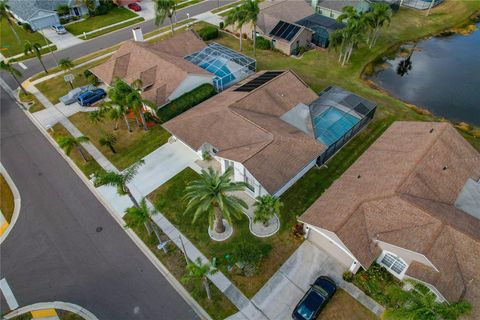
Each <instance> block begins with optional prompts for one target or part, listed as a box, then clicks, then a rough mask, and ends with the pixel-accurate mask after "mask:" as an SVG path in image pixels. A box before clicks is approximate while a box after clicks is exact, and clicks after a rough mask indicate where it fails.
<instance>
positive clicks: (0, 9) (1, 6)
mask: <svg viewBox="0 0 480 320" xmlns="http://www.w3.org/2000/svg"><path fill="white" fill-rule="evenodd" d="M7 1H8V0H0V22H1V21H2V20H4V19H5V20H7V23H8V25H9V27H10V29H11V30H12V32H13V34H14V35H15V38H17V41H18V42H20V37H19V36H18V33H17V31H16V30H15V27H14V26H13V23H12V21H11V20H10V15H9V13H8V11H7V10H8V9H9V8H10V7H9V6H8V4H7Z"/></svg>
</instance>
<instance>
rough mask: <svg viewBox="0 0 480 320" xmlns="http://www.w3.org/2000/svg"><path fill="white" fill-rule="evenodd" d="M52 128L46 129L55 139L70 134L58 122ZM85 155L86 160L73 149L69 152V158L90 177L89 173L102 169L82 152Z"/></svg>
mask: <svg viewBox="0 0 480 320" xmlns="http://www.w3.org/2000/svg"><path fill="white" fill-rule="evenodd" d="M52 129H53V130H48V133H49V134H50V135H51V136H52V137H53V139H55V141H57V139H58V138H59V137H61V136H67V137H69V136H71V134H70V132H68V131H67V129H65V127H64V126H62V125H61V124H60V123H57V124H55V125H54V126H53V127H52ZM84 153H85V154H86V155H87V160H88V162H85V161H84V160H83V159H82V157H81V156H80V153H79V152H78V151H77V150H76V149H74V150H72V151H71V153H70V156H69V157H70V159H72V160H73V162H75V164H76V165H77V167H78V168H79V169H80V170H81V171H82V172H83V174H84V175H85V176H86V177H87V178H88V179H90V175H92V174H94V173H96V172H100V171H102V170H103V168H102V167H101V166H100V165H99V164H98V163H97V162H96V161H95V159H93V158H92V157H91V156H90V155H89V154H88V152H86V151H85V152H84Z"/></svg>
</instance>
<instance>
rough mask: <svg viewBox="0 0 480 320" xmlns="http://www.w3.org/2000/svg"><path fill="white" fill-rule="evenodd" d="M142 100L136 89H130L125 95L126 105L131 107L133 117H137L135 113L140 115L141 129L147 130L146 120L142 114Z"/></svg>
mask: <svg viewBox="0 0 480 320" xmlns="http://www.w3.org/2000/svg"><path fill="white" fill-rule="evenodd" d="M144 101H145V100H144V99H143V98H142V96H141V94H140V93H139V92H138V91H132V92H131V93H130V94H129V95H128V96H127V103H128V106H129V107H130V108H132V111H133V113H134V114H135V118H136V117H137V114H138V115H139V116H140V119H142V125H143V129H144V130H145V131H147V130H148V127H147V122H146V121H145V115H144V114H143V103H144ZM137 121H138V120H137Z"/></svg>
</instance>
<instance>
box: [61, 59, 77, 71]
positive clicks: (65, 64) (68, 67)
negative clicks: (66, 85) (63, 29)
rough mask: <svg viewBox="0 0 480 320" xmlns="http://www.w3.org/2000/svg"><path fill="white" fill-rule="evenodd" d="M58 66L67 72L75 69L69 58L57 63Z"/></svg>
mask: <svg viewBox="0 0 480 320" xmlns="http://www.w3.org/2000/svg"><path fill="white" fill-rule="evenodd" d="M58 66H59V67H60V69H62V70H63V71H68V70H71V69H73V67H75V64H74V63H73V62H72V60H70V58H62V59H60V60H59V61H58Z"/></svg>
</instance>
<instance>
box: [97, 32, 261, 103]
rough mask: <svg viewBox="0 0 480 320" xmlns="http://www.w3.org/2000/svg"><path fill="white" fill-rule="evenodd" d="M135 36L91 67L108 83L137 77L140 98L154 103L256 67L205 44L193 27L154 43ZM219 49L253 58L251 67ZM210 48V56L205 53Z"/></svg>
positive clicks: (226, 80)
mask: <svg viewBox="0 0 480 320" xmlns="http://www.w3.org/2000/svg"><path fill="white" fill-rule="evenodd" d="M135 31H138V29H137V30H135ZM140 32H141V31H140ZM137 40H138V41H133V40H130V41H126V42H125V43H123V44H122V46H121V47H120V48H119V49H118V50H117V51H116V52H115V53H114V54H113V55H112V57H111V58H110V59H109V60H108V61H106V62H104V63H103V64H101V65H98V66H96V67H94V68H92V69H90V71H91V72H92V73H93V74H95V75H96V76H97V77H98V78H99V79H100V80H101V81H102V82H104V83H106V84H107V85H110V84H111V83H112V81H113V80H114V79H115V78H116V77H119V78H121V79H123V80H124V81H125V82H127V83H129V84H130V83H132V82H134V81H135V80H137V79H140V80H141V81H142V85H143V87H142V96H143V98H144V99H146V100H149V101H151V102H153V103H154V104H155V105H156V106H163V105H165V104H167V103H168V102H170V101H171V100H173V99H175V98H178V97H179V96H181V95H183V94H185V93H187V92H189V91H192V90H193V89H195V88H196V87H198V86H200V85H202V84H204V83H210V84H213V85H216V86H217V85H218V86H221V85H225V86H228V85H231V84H233V83H235V82H236V81H239V80H241V79H242V77H243V78H245V77H246V76H248V75H249V74H250V73H253V72H254V71H255V60H253V59H250V58H248V57H245V56H243V55H240V54H238V53H236V52H235V51H233V50H230V49H228V48H225V47H223V46H220V45H217V46H215V45H216V44H212V45H208V46H207V45H206V44H205V43H204V42H203V41H202V40H201V39H200V38H199V37H198V36H197V34H196V33H195V32H193V31H187V32H182V33H177V34H175V35H174V36H173V37H171V38H168V39H166V40H163V41H159V42H157V43H155V44H149V43H146V42H143V41H142V40H143V36H141V38H137ZM221 50H224V51H225V52H228V53H232V54H237V55H239V59H240V58H242V57H243V58H245V60H246V61H248V62H250V63H252V62H253V70H250V69H249V68H248V67H249V66H247V67H245V68H244V67H242V66H240V65H239V64H238V63H235V62H233V61H230V60H229V59H228V58H227V57H226V56H225V54H224V55H222V53H223V52H221ZM210 51H212V52H213V53H212V55H211V56H208V55H207V54H205V52H209V53H210ZM195 58H196V59H195ZM190 60H191V61H190ZM239 63H240V62H239ZM212 64H213V65H212ZM236 67H238V70H237V69H234V68H236ZM230 71H232V72H231V73H228V72H230ZM234 71H236V72H234ZM224 73H228V75H227V76H224ZM217 74H218V75H217ZM219 75H220V76H219ZM222 88H223V87H222Z"/></svg>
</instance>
